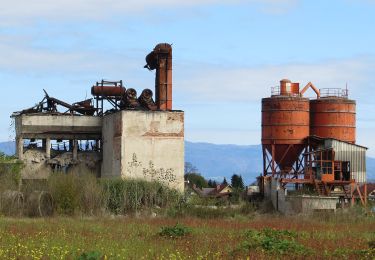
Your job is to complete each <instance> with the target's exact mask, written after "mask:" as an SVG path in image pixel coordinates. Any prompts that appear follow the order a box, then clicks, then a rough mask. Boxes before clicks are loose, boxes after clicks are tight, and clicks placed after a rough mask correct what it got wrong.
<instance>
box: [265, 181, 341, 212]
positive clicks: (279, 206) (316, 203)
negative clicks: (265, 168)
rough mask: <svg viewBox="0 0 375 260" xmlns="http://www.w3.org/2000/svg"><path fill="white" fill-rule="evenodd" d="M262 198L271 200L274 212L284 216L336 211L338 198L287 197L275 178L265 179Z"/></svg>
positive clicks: (285, 191)
mask: <svg viewBox="0 0 375 260" xmlns="http://www.w3.org/2000/svg"><path fill="white" fill-rule="evenodd" d="M264 198H265V199H266V200H271V202H272V205H273V207H274V208H275V210H277V211H279V212H281V213H283V214H285V215H292V214H311V213H313V212H314V211H317V210H318V211H319V210H327V211H336V204H337V202H338V197H329V196H311V195H292V196H290V195H288V191H287V190H286V189H284V188H282V187H281V186H280V185H279V183H278V180H277V179H276V178H266V179H265V183H264Z"/></svg>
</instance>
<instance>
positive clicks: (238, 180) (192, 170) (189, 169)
mask: <svg viewBox="0 0 375 260" xmlns="http://www.w3.org/2000/svg"><path fill="white" fill-rule="evenodd" d="M185 180H186V181H189V183H190V184H191V185H194V184H195V185H196V186H197V187H198V188H201V189H202V188H216V187H217V186H218V185H227V184H230V185H231V186H232V188H233V189H237V190H244V189H245V185H244V182H243V179H242V176H241V175H238V174H233V175H232V177H231V178H230V183H228V181H227V179H226V178H225V177H224V179H223V181H222V182H218V181H216V180H211V179H208V180H206V179H205V178H204V177H203V176H202V175H201V174H200V173H199V171H198V169H197V168H196V167H195V166H194V165H192V164H191V163H190V162H186V163H185Z"/></svg>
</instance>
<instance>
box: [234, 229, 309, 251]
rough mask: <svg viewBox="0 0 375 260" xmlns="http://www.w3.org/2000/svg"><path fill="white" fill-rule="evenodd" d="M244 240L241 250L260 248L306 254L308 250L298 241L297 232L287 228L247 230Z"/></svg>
mask: <svg viewBox="0 0 375 260" xmlns="http://www.w3.org/2000/svg"><path fill="white" fill-rule="evenodd" d="M244 237H245V241H243V242H242V244H241V246H240V248H241V249H243V250H251V249H262V250H265V251H266V252H267V253H271V254H280V255H283V254H287V253H294V254H299V255H306V254H309V253H310V250H309V249H308V248H306V247H305V246H303V245H301V244H300V243H298V242H297V241H296V240H295V239H296V237H297V233H295V232H293V231H288V230H276V229H270V228H264V229H262V230H261V231H256V230H248V231H246V232H245V234H244Z"/></svg>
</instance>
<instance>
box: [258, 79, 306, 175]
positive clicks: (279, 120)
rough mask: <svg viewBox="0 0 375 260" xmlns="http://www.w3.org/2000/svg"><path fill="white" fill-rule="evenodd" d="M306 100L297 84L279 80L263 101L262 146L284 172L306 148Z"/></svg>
mask: <svg viewBox="0 0 375 260" xmlns="http://www.w3.org/2000/svg"><path fill="white" fill-rule="evenodd" d="M309 121H310V112H309V99H307V98H303V97H301V96H300V94H299V84H298V83H292V82H290V81H289V80H281V81H280V88H277V89H276V90H275V89H273V91H272V96H271V97H270V98H263V99H262V145H263V148H265V149H266V150H267V151H268V152H269V154H271V156H272V160H274V161H275V162H276V163H277V165H278V166H279V168H280V169H281V170H283V171H288V170H289V169H291V167H292V166H293V164H294V163H295V162H297V161H298V158H299V155H300V154H301V152H302V150H303V149H304V148H305V147H306V138H307V137H308V136H309V132H310V127H309V123H310V122H309Z"/></svg>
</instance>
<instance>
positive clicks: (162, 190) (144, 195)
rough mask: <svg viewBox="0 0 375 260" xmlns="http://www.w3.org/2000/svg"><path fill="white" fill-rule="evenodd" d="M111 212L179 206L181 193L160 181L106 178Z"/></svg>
mask: <svg viewBox="0 0 375 260" xmlns="http://www.w3.org/2000/svg"><path fill="white" fill-rule="evenodd" d="M101 185H102V187H103V189H104V194H105V198H106V205H107V209H108V211H109V212H111V213H113V214H123V213H132V212H137V211H139V210H143V209H150V208H153V207H164V208H168V207H178V205H179V202H180V198H181V194H180V193H179V192H178V191H176V190H173V189H170V188H168V187H167V186H165V185H163V184H160V183H158V182H147V181H143V180H123V179H106V180H102V181H101Z"/></svg>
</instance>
